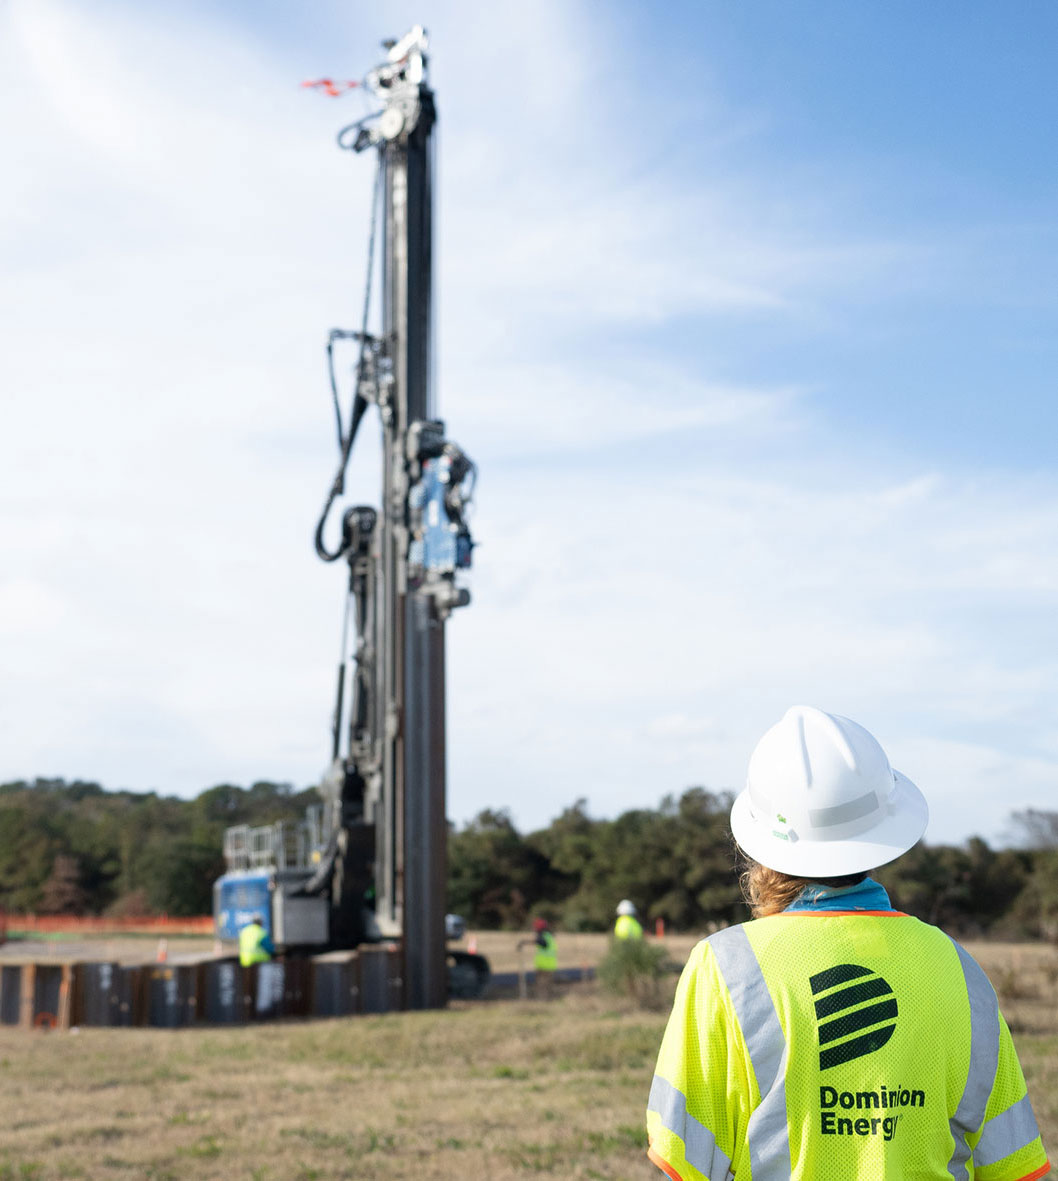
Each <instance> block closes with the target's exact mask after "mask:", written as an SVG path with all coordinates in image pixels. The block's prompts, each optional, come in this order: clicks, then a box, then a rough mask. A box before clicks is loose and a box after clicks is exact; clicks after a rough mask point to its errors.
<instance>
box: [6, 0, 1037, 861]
mask: <svg viewBox="0 0 1058 1181" xmlns="http://www.w3.org/2000/svg"><path fill="white" fill-rule="evenodd" d="M415 22H421V23H423V24H425V25H426V26H427V28H428V29H429V31H430V34H431V39H432V61H431V74H432V80H433V83H434V85H435V87H436V90H437V95H438V103H439V108H440V114H441V123H440V127H439V139H438V152H439V184H438V209H437V215H438V219H439V220H438V225H439V242H438V274H439V286H438V300H439V306H438V323H437V327H438V354H437V360H438V365H437V375H438V393H439V402H440V408H441V412H442V414H443V415H444V416H445V417H446V419H447V420H448V423H449V429H450V433H451V435H452V436H453V437H454V438H455V439H457V440H458V441H459V442H460V443H461V444H462V445H463V446H464V447H465V448H466V449H467V451H468V452H469V453H470V454H471V455H472V456H473V457H474V458H475V460H476V461H477V462H478V464H479V467H480V469H481V481H480V488H479V505H478V511H477V517H476V519H475V533H476V536H477V538H478V539H479V541H480V543H481V544H480V547H479V549H478V550H477V551H476V563H477V566H476V569H475V571H474V573H473V576H472V578H471V580H470V582H471V588H472V591H473V594H474V603H473V605H472V606H471V607H470V608H469V609H468V610H467V611H465V612H461V613H459V614H458V615H457V616H456V617H455V618H454V619H453V621H452V623H451V625H450V628H449V653H450V656H449V659H450V678H449V814H450V816H452V818H453V819H455V820H458V821H462V820H466V819H467V818H469V817H470V816H472V815H473V814H475V813H476V812H477V811H478V810H479V809H481V808H484V807H507V808H509V809H510V810H511V812H512V814H513V816H514V817H515V819H516V821H517V822H518V823H519V825H520V826H522V827H523V828H532V827H535V826H538V825H543V824H546V823H547V822H548V820H550V818H551V817H552V816H554V815H556V814H557V813H558V812H559V811H560V810H561V809H562V808H563V807H565V806H566V805H568V804H570V803H572V802H573V801H574V800H575V799H577V798H578V797H581V796H583V797H586V798H587V799H588V801H589V807H590V809H591V810H592V811H593V812H594V813H595V814H597V815H614V814H616V813H617V812H619V811H621V810H624V809H625V808H630V807H635V806H640V805H645V806H654V805H655V804H656V803H657V802H658V800H659V799H660V798H661V797H662V796H663V795H664V794H666V793H668V792H679V791H681V790H682V789H683V788H685V787H686V786H689V785H691V784H705V785H707V786H710V787H714V788H717V789H722V788H733V787H738V786H740V783H741V779H742V777H743V775H744V769H745V764H746V761H747V759H748V755H749V752H750V750H751V749H752V746H753V743H754V741H755V740H756V738H757V737H758V736H759V735H760V733H762V732H763V730H764V729H765V728H766V727H767V726H768V725H770V724H771V723H772V722H773V721H775V720H777V718H778V717H779V716H780V715H781V714H782V712H783V711H784V709H785V708H786V707H787V706H788V705H790V704H793V703H795V702H805V703H809V704H814V705H818V706H821V707H823V708H825V709H830V710H832V711H834V712H838V713H845V714H847V715H849V716H851V717H853V718H855V719H856V720H858V721H860V722H862V723H863V724H864V725H866V726H868V728H870V729H871V730H873V731H874V732H875V733H876V734H877V735H878V737H879V738H880V739H881V740H882V742H883V744H884V745H885V746H886V748H887V750H888V751H889V753H890V755H891V757H892V761H893V763H894V764H895V765H896V766H898V767H899V768H900V769H901V770H902V771H904V772H905V773H906V774H907V775H909V776H910V777H911V778H912V779H914V780H915V781H916V782H917V783H918V784H919V786H920V787H922V789H923V791H924V792H925V794H926V796H927V798H928V799H929V800H930V801H931V805H932V809H933V819H932V822H931V826H930V829H929V830H928V832H927V838H928V839H930V840H934V841H942V840H944V841H947V840H960V839H962V838H964V837H966V836H968V835H970V834H971V833H983V834H984V835H986V836H988V837H990V838H991V839H999V838H1000V837H1001V836H1002V834H1003V832H1004V828H1005V821H1006V817H1007V816H1008V814H1009V813H1010V812H1011V811H1012V810H1014V809H1016V808H1022V807H1027V806H1035V807H1045V808H1046V807H1053V806H1054V802H1055V787H1056V783H1058V724H1056V721H1055V710H1054V701H1055V696H1056V690H1058V659H1056V656H1055V652H1056V640H1058V635H1056V632H1058V627H1056V624H1055V618H1056V616H1055V606H1056V604H1055V592H1056V589H1058V557H1056V553H1055V544H1054V539H1055V537H1056V536H1058V476H1056V472H1055V466H1054V462H1053V450H1054V444H1053V440H1054V438H1055V434H1056V431H1055V427H1056V422H1055V417H1056V410H1055V404H1056V402H1055V398H1054V397H1053V393H1052V391H1053V388H1054V384H1055V374H1056V372H1058V346H1056V343H1055V342H1056V339H1058V334H1056V333H1055V327H1056V321H1058V295H1056V286H1055V283H1054V281H1053V276H1054V274H1055V270H1056V267H1055V263H1056V253H1058V235H1056V221H1055V207H1056V197H1058V165H1056V164H1055V154H1054V151H1053V144H1054V141H1055V122H1056V119H1058V96H1056V93H1055V90H1054V86H1053V79H1054V77H1055V76H1056V66H1058V61H1056V58H1058V37H1056V36H1055V34H1056V32H1058V28H1056V25H1058V10H1056V9H1055V8H1054V7H1053V6H1052V5H1050V4H1044V3H1039V2H1037V3H1025V4H1021V5H1018V6H1016V7H1015V6H1006V7H1004V8H1000V7H999V6H986V5H980V6H972V7H971V6H965V5H955V4H952V3H939V4H934V5H930V6H928V7H927V6H922V5H917V4H910V3H892V4H887V5H885V6H872V7H868V6H866V5H848V4H842V3H836V2H834V3H829V2H828V3H823V2H817V0H806V2H805V3H802V4H798V5H790V4H787V3H778V2H770V3H764V2H759V0H758V2H755V3H752V4H748V3H743V4H738V5H735V4H726V3H724V4H721V3H716V2H708V3H694V4H691V3H683V4H679V3H677V4H669V5H666V6H665V7H664V9H661V8H658V7H656V6H647V5H643V4H633V3H612V4H609V5H607V6H605V7H604V6H600V5H595V4H587V3H584V4H578V3H573V2H566V3H561V4H560V3H556V2H551V3H539V4H534V5H532V6H520V7H516V6H513V5H510V6H499V5H492V6H486V5H471V4H467V3H463V4H456V3H436V2H429V0H424V2H423V3H422V4H420V5H418V6H412V5H407V4H396V3H394V4H377V5H367V4H364V5H348V4H337V3H312V4H297V5H295V4H291V3H283V4H280V3H275V2H272V3H253V4H250V3H234V2H220V3H217V2H214V3H209V4H206V3H189V4H184V5H180V6H173V5H163V4H161V3H152V2H150V0H148V2H146V3H136V4H132V3H125V2H121V0H93V3H91V4H88V3H87V2H84V0H32V2H31V0H6V3H3V4H0V77H2V78H3V80H4V81H3V83H2V84H0V85H2V87H3V90H2V93H0V99H2V102H0V121H2V122H3V128H2V134H3V142H4V143H5V144H6V145H7V147H6V149H5V150H6V156H7V164H8V173H9V180H8V183H7V184H6V185H5V188H4V191H3V192H0V249H2V251H3V258H4V267H3V278H0V312H2V315H3V322H4V325H5V328H6V330H7V340H6V343H5V347H4V349H3V350H0V388H3V389H4V391H5V395H4V401H5V404H6V405H7V406H8V408H9V409H8V422H7V427H6V428H5V429H4V430H3V431H2V432H0V472H2V473H3V478H2V480H0V553H2V554H3V561H2V563H0V651H3V653H4V661H3V671H4V676H3V678H2V682H0V778H2V779H10V778H15V777H22V776H34V775H65V776H74V775H79V776H84V777H93V778H97V779H99V780H100V781H102V782H103V783H105V784H106V785H107V786H109V787H113V788H116V787H129V788H132V789H135V790H148V789H157V790H161V791H164V792H174V793H179V794H193V793H195V792H197V791H199V790H201V789H202V788H204V787H206V786H209V785H211V784H213V783H216V782H221V781H233V782H241V783H247V782H250V781H252V780H253V779H255V778H276V779H285V780H289V781H291V782H293V783H295V784H297V785H299V786H302V785H307V784H309V783H311V782H313V781H315V780H316V779H317V778H318V776H319V774H320V772H321V770H322V767H323V764H324V762H325V760H326V755H327V750H328V737H327V728H328V724H329V712H330V708H331V701H330V695H331V689H332V681H333V672H332V670H333V665H334V661H335V658H336V649H337V641H338V628H339V623H340V615H339V612H340V600H341V594H342V586H341V585H340V584H341V579H340V578H338V576H337V575H336V573H335V571H334V570H333V569H331V568H329V567H325V566H324V565H322V564H321V563H319V562H317V561H316V559H315V557H314V555H313V553H312V548H311V534H312V529H313V526H314V523H315V519H316V514H317V512H318V507H319V503H320V502H321V500H322V497H323V494H324V492H325V490H326V488H327V485H328V481H329V479H330V475H331V472H332V466H333V460H334V456H333V447H334V444H333V427H332V422H331V417H330V415H331V412H330V409H329V406H328V400H327V390H326V384H325V380H326V379H325V372H324V367H323V347H322V346H323V342H324V341H325V339H326V333H327V330H328V329H329V328H330V327H331V326H333V325H350V324H352V322H353V321H354V320H355V319H356V317H357V313H358V308H359V300H360V289H361V285H362V275H363V266H364V250H365V246H366V230H367V222H366V207H367V196H368V191H369V186H370V165H369V163H368V162H367V161H366V160H364V159H356V158H354V157H352V156H351V155H349V154H346V153H342V152H339V151H338V150H337V149H336V148H335V147H334V146H333V135H334V132H335V131H336V130H337V128H338V127H340V126H341V125H342V124H343V123H344V122H346V121H349V120H351V119H354V118H356V117H358V116H359V115H360V114H361V113H362V112H363V110H364V107H363V100H362V99H361V97H360V96H358V95H352V96H350V97H348V98H346V99H343V100H340V101H330V100H327V99H324V98H322V97H320V96H317V95H315V94H310V93H308V92H306V91H303V90H301V89H300V88H299V85H298V84H299V83H300V82H301V81H302V80H303V79H304V78H309V77H320V76H328V75H329V76H332V77H339V78H342V77H357V76H359V75H361V74H362V73H363V72H364V71H365V70H366V69H367V68H369V67H370V66H371V65H373V64H375V62H376V60H377V57H378V49H377V46H378V42H379V40H380V39H381V38H382V37H383V36H386V35H391V34H397V35H399V34H400V33H401V32H403V31H404V30H405V29H406V28H407V27H408V26H409V25H410V24H412V23H415ZM373 439H374V433H373V431H371V430H368V431H367V432H366V434H364V437H363V439H362V440H361V443H360V444H359V446H358V450H357V453H356V455H355V457H354V463H355V465H356V469H357V475H356V479H355V481H354V487H353V494H354V496H355V498H356V499H374V498H375V496H376V493H375V481H376V479H377V475H376V472H377V464H376V457H375V456H374V454H373Z"/></svg>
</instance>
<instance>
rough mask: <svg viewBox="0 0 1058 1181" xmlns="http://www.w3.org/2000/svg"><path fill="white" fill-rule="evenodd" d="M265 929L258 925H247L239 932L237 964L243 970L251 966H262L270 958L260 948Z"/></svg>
mask: <svg viewBox="0 0 1058 1181" xmlns="http://www.w3.org/2000/svg"><path fill="white" fill-rule="evenodd" d="M264 938H265V929H264V927H262V926H261V925H260V924H259V923H247V925H246V926H245V927H243V929H242V930H241V931H240V932H239V963H240V964H242V966H243V967H244V968H248V967H249V966H250V965H251V964H263V963H266V962H267V961H268V960H270V959H271V958H272V957H271V956H270V955H269V954H268V952H267V951H265V949H264V948H263V947H262V946H261V941H262V940H263V939H264Z"/></svg>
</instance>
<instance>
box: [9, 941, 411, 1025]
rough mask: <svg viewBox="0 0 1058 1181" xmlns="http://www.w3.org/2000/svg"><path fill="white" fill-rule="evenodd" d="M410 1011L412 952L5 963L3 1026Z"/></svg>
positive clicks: (222, 1021) (227, 1021)
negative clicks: (250, 959)
mask: <svg viewBox="0 0 1058 1181" xmlns="http://www.w3.org/2000/svg"><path fill="white" fill-rule="evenodd" d="M404 1007H405V999H404V973H403V954H402V952H401V950H400V948H399V947H397V946H395V945H392V944H383V945H380V946H372V947H363V948H361V949H360V950H359V951H350V952H335V953H332V954H330V955H323V956H317V957H314V958H312V959H287V960H273V961H271V962H270V963H264V964H254V965H253V966H252V967H249V968H243V967H242V966H241V965H240V964H239V962H238V961H237V960H234V959H217V960H214V959H211V960H203V961H201V962H197V963H164V964H145V965H137V966H124V965H121V964H117V963H106V962H104V963H78V964H7V965H4V966H2V967H0V1025H15V1026H22V1027H23V1028H27V1029H28V1028H48V1029H53V1028H62V1029H66V1028H69V1027H70V1026H78V1025H89V1026H111V1027H119V1026H135V1025H149V1026H154V1027H155V1028H161V1029H179V1028H183V1027H185V1026H188V1025H196V1024H208V1025H239V1024H243V1023H246V1022H250V1021H273V1020H277V1019H280V1018H290V1017H344V1016H350V1015H353V1014H356V1013H388V1012H391V1011H394V1010H399V1009H403V1008H404Z"/></svg>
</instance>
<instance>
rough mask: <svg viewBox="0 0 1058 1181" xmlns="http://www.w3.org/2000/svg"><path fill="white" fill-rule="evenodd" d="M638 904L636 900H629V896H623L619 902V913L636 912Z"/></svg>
mask: <svg viewBox="0 0 1058 1181" xmlns="http://www.w3.org/2000/svg"><path fill="white" fill-rule="evenodd" d="M635 912H636V905H635V903H634V902H629V901H628V899H627V898H622V899H621V901H620V902H618V904H617V913H618V914H635Z"/></svg>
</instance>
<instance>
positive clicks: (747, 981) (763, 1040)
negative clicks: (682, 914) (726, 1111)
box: [707, 926, 791, 1181]
mask: <svg viewBox="0 0 1058 1181" xmlns="http://www.w3.org/2000/svg"><path fill="white" fill-rule="evenodd" d="M707 942H708V944H709V946H710V948H711V949H712V952H713V955H714V956H715V957H716V963H717V966H718V968H719V969H720V975H721V976H722V977H723V980H724V983H725V984H726V985H727V991H728V992H729V993H730V995H731V1003H732V1005H733V1006H734V1009H735V1015H736V1017H737V1018H738V1023H739V1025H740V1027H741V1029H742V1036H743V1038H744V1039H745V1042H746V1050H747V1051H748V1053H749V1059H750V1063H751V1064H752V1066H753V1073H754V1075H755V1076H756V1079H757V1088H758V1090H759V1091H760V1106H759V1107H758V1108H757V1109H756V1110H755V1111H754V1112H753V1114H752V1115H751V1116H750V1117H749V1124H748V1126H747V1129H746V1141H747V1144H748V1147H749V1161H750V1169H751V1170H752V1173H753V1181H789V1179H790V1173H791V1168H790V1128H789V1124H788V1123H787V1119H786V1037H785V1036H784V1034H783V1031H782V1025H780V1023H779V1015H778V1013H776V1011H775V1004H774V1002H773V1001H772V999H771V993H770V992H769V991H768V986H767V984H766V983H765V982H764V974H763V973H762V972H761V970H760V964H758V963H757V957H756V955H755V954H754V952H753V948H752V947H751V946H750V942H749V937H748V936H747V934H746V929H745V927H741V926H739V927H727V928H725V929H724V930H723V931H718V932H717V933H716V934H715V935H711V936H710V937H709V939H708V940H707ZM710 1176H711V1175H710Z"/></svg>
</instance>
